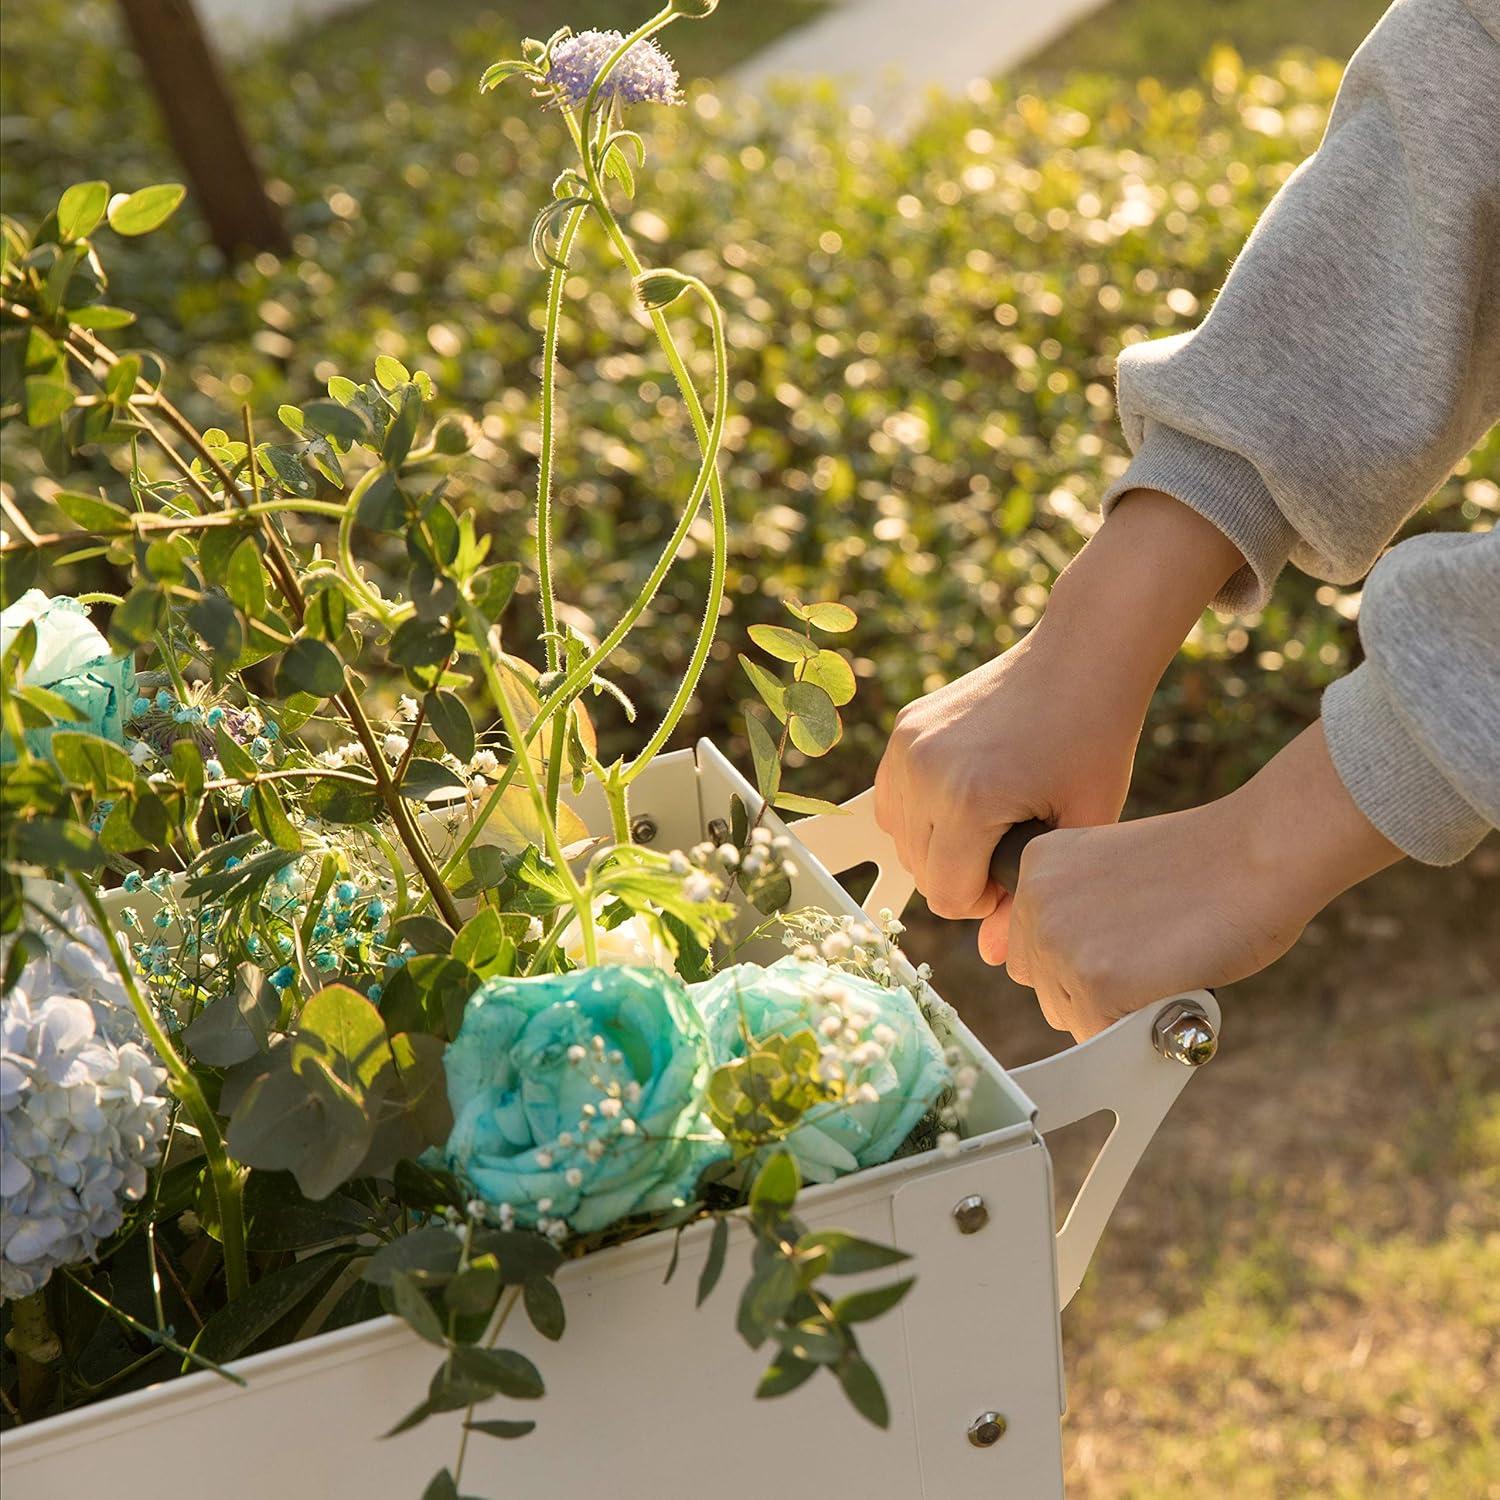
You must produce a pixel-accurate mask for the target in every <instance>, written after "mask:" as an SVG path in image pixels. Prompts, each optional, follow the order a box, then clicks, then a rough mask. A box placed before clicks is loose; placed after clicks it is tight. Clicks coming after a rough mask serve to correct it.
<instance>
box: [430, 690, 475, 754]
mask: <svg viewBox="0 0 1500 1500" xmlns="http://www.w3.org/2000/svg"><path fill="white" fill-rule="evenodd" d="M422 706H423V708H424V709H425V710H426V713H427V722H428V723H429V724H430V725H431V726H432V732H433V733H434V734H435V735H436V736H437V737H438V738H439V739H440V740H441V741H442V742H443V746H444V748H445V749H447V750H448V751H450V752H451V753H452V754H454V755H456V756H457V757H458V758H459V759H460V760H465V761H466V760H469V759H470V758H471V757H472V756H473V754H474V721H473V720H472V719H471V718H470V717H469V710H468V709H467V708H465V707H464V705H463V701H462V700H461V699H460V698H459V697H458V695H457V694H455V693H449V692H445V691H443V690H442V689H437V690H435V691H433V692H430V693H428V694H427V696H426V697H425V698H423V700H422Z"/></svg>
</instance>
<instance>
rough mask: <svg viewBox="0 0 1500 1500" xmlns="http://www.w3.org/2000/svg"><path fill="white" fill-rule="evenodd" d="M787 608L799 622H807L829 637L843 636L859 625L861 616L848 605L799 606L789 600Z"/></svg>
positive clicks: (794, 601)
mask: <svg viewBox="0 0 1500 1500" xmlns="http://www.w3.org/2000/svg"><path fill="white" fill-rule="evenodd" d="M786 607H787V608H788V609H789V610H790V611H791V612H792V614H794V615H796V617H797V618H798V619H799V620H805V621H806V622H807V623H808V624H809V625H811V626H812V627H813V628H814V629H815V630H823V631H826V632H827V633H828V634H829V635H843V634H844V633H845V632H846V631H849V630H853V629H854V627H855V626H856V625H857V624H859V616H858V615H856V614H855V613H854V611H853V610H852V609H850V608H849V606H848V605H847V604H799V603H797V601H796V600H794V599H788V600H787V601H786Z"/></svg>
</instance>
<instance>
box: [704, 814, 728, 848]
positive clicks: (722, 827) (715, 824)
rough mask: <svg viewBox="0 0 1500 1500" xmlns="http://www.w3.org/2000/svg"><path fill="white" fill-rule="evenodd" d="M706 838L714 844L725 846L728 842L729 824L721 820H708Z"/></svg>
mask: <svg viewBox="0 0 1500 1500" xmlns="http://www.w3.org/2000/svg"><path fill="white" fill-rule="evenodd" d="M708 836H709V838H711V839H712V840H713V841H714V843H716V844H727V843H728V842H729V824H728V823H726V822H725V821H724V820H723V818H710V819H709V820H708Z"/></svg>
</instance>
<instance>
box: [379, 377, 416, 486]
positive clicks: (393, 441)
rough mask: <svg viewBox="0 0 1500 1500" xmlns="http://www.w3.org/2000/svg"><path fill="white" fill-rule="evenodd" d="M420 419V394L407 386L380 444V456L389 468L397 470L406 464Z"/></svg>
mask: <svg viewBox="0 0 1500 1500" xmlns="http://www.w3.org/2000/svg"><path fill="white" fill-rule="evenodd" d="M421 418H422V393H421V392H420V391H419V390H418V389H417V388H416V387H415V386H412V385H409V386H407V388H406V390H405V392H404V393H403V395H402V397H401V409H400V410H399V411H398V412H397V413H396V417H395V420H394V421H393V422H392V423H391V425H390V426H389V427H388V428H386V431H385V437H384V439H383V440H382V441H381V444H380V456H381V458H383V459H384V460H385V461H386V463H388V464H389V465H390V466H391V468H393V469H399V468H400V467H401V465H402V464H404V463H405V462H406V456H407V454H408V453H410V452H411V445H412V442H413V441H414V439H415V438H416V435H417V423H418V422H419V421H421Z"/></svg>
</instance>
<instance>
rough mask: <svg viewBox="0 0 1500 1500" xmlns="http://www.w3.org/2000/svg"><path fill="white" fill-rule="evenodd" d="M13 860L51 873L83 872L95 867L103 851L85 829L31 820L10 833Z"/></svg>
mask: <svg viewBox="0 0 1500 1500" xmlns="http://www.w3.org/2000/svg"><path fill="white" fill-rule="evenodd" d="M10 837H11V840H12V848H13V849H14V851H15V855H16V858H17V859H19V860H21V861H22V862H23V863H25V864H32V865H40V866H41V867H42V868H43V869H45V870H48V871H49V873H50V872H51V871H53V870H87V869H90V868H92V867H93V866H94V865H96V864H98V862H99V860H100V858H101V856H102V855H103V852H104V851H103V850H102V849H101V848H100V846H99V842H98V840H97V839H95V837H94V836H93V834H91V833H90V832H89V831H88V829H86V828H80V827H79V826H78V824H76V823H63V822H59V821H58V820H56V819H54V818H32V819H30V820H28V821H26V822H22V823H18V824H15V825H14V827H13V828H12V829H11V830H10Z"/></svg>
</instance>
